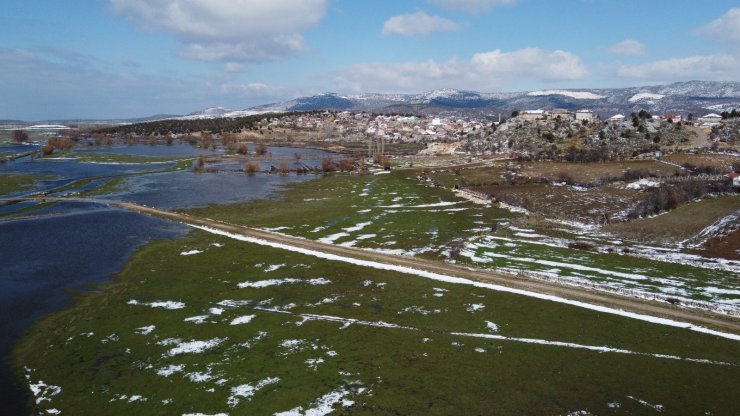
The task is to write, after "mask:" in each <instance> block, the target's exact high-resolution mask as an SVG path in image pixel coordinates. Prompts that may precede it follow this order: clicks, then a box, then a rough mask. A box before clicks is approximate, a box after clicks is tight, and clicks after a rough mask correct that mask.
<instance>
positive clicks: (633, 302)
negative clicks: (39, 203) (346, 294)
mask: <svg viewBox="0 0 740 416" xmlns="http://www.w3.org/2000/svg"><path fill="white" fill-rule="evenodd" d="M41 199H42V198H40V197H39V198H22V200H41ZM15 200H16V201H18V200H21V199H18V198H16V199H15ZM45 200H46V201H55V202H58V201H70V202H88V203H99V204H104V205H109V206H112V207H116V208H121V209H125V210H129V211H134V212H138V213H141V214H145V215H151V216H155V217H160V218H166V219H169V220H173V221H178V222H182V223H185V224H187V225H190V226H193V227H196V228H200V229H205V230H206V231H210V232H217V233H221V234H224V235H227V236H232V237H239V236H241V237H244V238H246V239H247V241H250V240H251V241H252V242H256V243H267V244H270V245H276V246H279V247H280V248H284V249H293V250H299V251H309V252H310V253H309V254H311V253H315V254H319V253H323V254H326V255H327V256H332V257H334V258H333V259H335V260H339V261H347V260H354V261H357V262H360V263H358V264H360V265H364V266H367V267H376V268H380V267H383V266H384V265H385V266H388V267H395V268H402V269H406V270H407V272H413V273H415V274H419V273H423V274H426V275H434V276H439V277H440V278H443V277H449V278H452V279H460V280H462V279H469V280H472V281H476V282H483V283H488V284H492V285H497V286H499V289H498V290H505V288H508V289H511V291H513V292H515V293H521V294H525V295H527V293H528V294H529V296H533V297H538V298H541V299H547V300H553V301H556V302H563V303H570V304H573V305H575V306H579V307H585V308H589V309H594V310H597V311H601V312H605V313H613V314H614V313H616V314H619V315H623V316H627V317H632V318H635V319H641V320H650V321H653V322H657V323H662V324H666V325H671V326H683V327H691V328H690V329H693V330H699V331H700V332H709V333H712V332H713V331H711V330H704V329H703V328H697V327H692V325H690V324H693V325H701V326H705V327H709V328H714V329H718V330H723V331H728V330H729V331H730V332H731V333H732V334H724V335H723V336H725V337H728V338H733V339H740V319H738V318H735V317H731V316H726V315H720V314H715V313H711V312H708V311H701V310H694V309H682V308H679V307H676V306H673V305H669V304H665V303H658V302H650V301H643V300H639V299H633V298H627V297H622V296H617V295H611V294H607V293H601V292H594V291H590V290H588V289H584V288H576V287H571V286H563V285H558V284H554V283H550V282H544V281H539V280H534V279H531V278H527V277H523V276H516V277H513V276H510V275H505V274H499V273H495V272H492V271H490V270H479V269H473V268H469V267H462V266H459V265H454V264H449V263H443V262H439V261H432V260H426V259H418V258H413V257H407V256H399V255H393V254H387V253H378V252H373V251H367V250H362V249H357V248H352V247H343V246H338V245H333V244H326V243H321V242H318V241H312V240H306V239H303V238H297V237H292V236H288V235H284V234H280V233H276V232H272V231H266V230H260V229H255V228H249V227H244V226H237V225H232V224H227V223H223V222H220V221H215V220H212V219H209V218H200V217H194V216H192V215H188V214H183V213H179V212H172V211H165V210H161V209H157V208H152V207H147V206H143V205H138V204H134V203H130V202H124V201H111V200H102V199H94V198H72V197H66V198H48V197H47V198H45ZM399 271H403V270H399ZM434 276H432V278H435V277H434ZM523 292H527V293H523ZM650 317H655V318H657V319H649V318H650ZM661 320H662V322H661ZM669 320H680V321H681V322H676V321H669Z"/></svg>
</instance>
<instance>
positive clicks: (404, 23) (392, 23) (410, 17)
mask: <svg viewBox="0 0 740 416" xmlns="http://www.w3.org/2000/svg"><path fill="white" fill-rule="evenodd" d="M459 28H460V26H458V24H457V23H455V22H453V21H452V20H449V19H445V18H443V17H439V16H430V15H428V14H426V13H424V12H422V11H418V12H416V13H410V14H402V15H399V16H393V17H391V18H390V19H388V20H386V21H385V23H384V24H383V32H382V33H383V36H392V35H400V36H414V35H426V34H428V33H431V32H438V31H452V30H458V29H459Z"/></svg>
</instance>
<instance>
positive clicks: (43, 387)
mask: <svg viewBox="0 0 740 416" xmlns="http://www.w3.org/2000/svg"><path fill="white" fill-rule="evenodd" d="M26 380H27V381H28V388H29V389H31V393H33V397H34V399H35V402H36V404H39V403H41V402H49V403H51V398H52V397H54V396H56V395H58V394H59V393H61V392H62V388H61V387H59V386H55V385H53V384H46V383H45V382H44V381H43V380H39V381H37V382H35V383H34V382H32V381H31V370H30V369H29V368H28V367H26Z"/></svg>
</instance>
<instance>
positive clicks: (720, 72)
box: [617, 54, 740, 82]
mask: <svg viewBox="0 0 740 416" xmlns="http://www.w3.org/2000/svg"><path fill="white" fill-rule="evenodd" d="M738 68H740V60H739V59H738V57H737V56H734V55H730V54H717V55H703V56H702V55H697V56H689V57H685V58H672V59H665V60H661V61H654V62H649V63H645V64H640V65H622V66H620V67H619V68H618V69H617V75H618V76H620V77H623V78H635V79H641V80H649V81H656V82H667V81H685V80H692V79H700V80H704V81H721V80H724V81H729V80H737V79H738V71H737V69H738Z"/></svg>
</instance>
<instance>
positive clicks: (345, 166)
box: [339, 159, 355, 172]
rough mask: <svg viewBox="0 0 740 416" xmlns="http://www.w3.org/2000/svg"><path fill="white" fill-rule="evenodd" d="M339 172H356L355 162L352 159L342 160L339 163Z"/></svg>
mask: <svg viewBox="0 0 740 416" xmlns="http://www.w3.org/2000/svg"><path fill="white" fill-rule="evenodd" d="M339 170H341V171H342V172H351V171H353V170H355V161H354V160H352V159H342V160H340V161H339Z"/></svg>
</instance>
